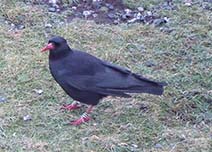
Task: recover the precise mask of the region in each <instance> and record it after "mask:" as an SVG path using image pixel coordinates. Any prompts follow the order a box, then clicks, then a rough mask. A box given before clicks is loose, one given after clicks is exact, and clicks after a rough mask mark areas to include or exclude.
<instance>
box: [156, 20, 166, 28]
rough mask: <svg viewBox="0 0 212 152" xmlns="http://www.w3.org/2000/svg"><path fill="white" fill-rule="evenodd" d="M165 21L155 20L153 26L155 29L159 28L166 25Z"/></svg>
mask: <svg viewBox="0 0 212 152" xmlns="http://www.w3.org/2000/svg"><path fill="white" fill-rule="evenodd" d="M166 22H167V21H166V20H165V19H164V18H159V19H155V20H154V21H153V24H154V26H155V27H158V26H161V25H162V24H164V23H166Z"/></svg>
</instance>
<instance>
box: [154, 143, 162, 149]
mask: <svg viewBox="0 0 212 152" xmlns="http://www.w3.org/2000/svg"><path fill="white" fill-rule="evenodd" d="M155 148H163V146H162V145H161V144H156V145H155Z"/></svg>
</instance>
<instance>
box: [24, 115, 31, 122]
mask: <svg viewBox="0 0 212 152" xmlns="http://www.w3.org/2000/svg"><path fill="white" fill-rule="evenodd" d="M23 120H24V121H29V120H32V117H31V116H30V115H26V116H23Z"/></svg>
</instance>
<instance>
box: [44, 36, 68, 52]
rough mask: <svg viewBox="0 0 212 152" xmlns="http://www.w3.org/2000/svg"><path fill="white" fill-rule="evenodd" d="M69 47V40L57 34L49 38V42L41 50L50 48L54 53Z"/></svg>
mask: <svg viewBox="0 0 212 152" xmlns="http://www.w3.org/2000/svg"><path fill="white" fill-rule="evenodd" d="M67 49H69V46H68V44H67V41H66V40H65V39H64V38H63V37H60V36H55V37H53V38H51V39H50V40H49V42H48V44H47V45H46V46H45V47H44V48H43V49H42V50H41V52H45V51H48V50H49V51H51V52H54V53H57V52H58V53H59V52H62V51H64V50H67Z"/></svg>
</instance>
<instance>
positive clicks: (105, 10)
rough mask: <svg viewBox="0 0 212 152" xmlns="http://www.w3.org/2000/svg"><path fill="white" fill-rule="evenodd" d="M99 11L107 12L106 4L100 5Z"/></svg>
mask: <svg viewBox="0 0 212 152" xmlns="http://www.w3.org/2000/svg"><path fill="white" fill-rule="evenodd" d="M100 11H102V12H108V8H107V7H106V6H102V7H101V8H100Z"/></svg>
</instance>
